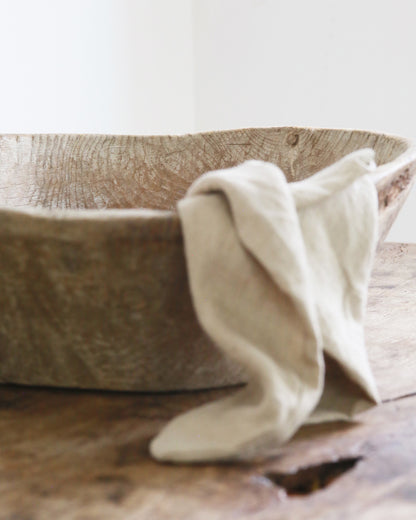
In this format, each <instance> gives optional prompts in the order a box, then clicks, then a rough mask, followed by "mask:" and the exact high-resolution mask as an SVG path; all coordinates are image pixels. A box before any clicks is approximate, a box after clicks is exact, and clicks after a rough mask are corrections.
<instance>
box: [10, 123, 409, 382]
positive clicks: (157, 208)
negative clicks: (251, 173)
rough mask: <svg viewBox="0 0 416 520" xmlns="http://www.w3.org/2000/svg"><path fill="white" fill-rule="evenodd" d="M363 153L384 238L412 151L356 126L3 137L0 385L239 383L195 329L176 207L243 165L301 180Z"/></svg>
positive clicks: (405, 186)
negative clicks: (370, 162) (197, 183)
mask: <svg viewBox="0 0 416 520" xmlns="http://www.w3.org/2000/svg"><path fill="white" fill-rule="evenodd" d="M364 147H370V148H374V149H375V151H376V161H377V164H378V165H382V166H381V167H380V168H379V169H378V173H377V175H375V176H374V177H375V179H374V180H375V182H376V185H377V189H378V194H379V220H380V241H382V240H383V239H384V237H385V235H386V233H387V231H388V230H389V228H390V226H391V224H392V222H393V220H394V218H395V216H396V215H397V213H398V211H399V209H400V207H401V205H402V204H403V202H404V200H405V197H406V195H407V193H408V192H409V190H410V186H411V183H412V182H411V181H412V178H414V177H413V174H414V172H415V169H416V152H415V147H414V145H413V144H412V143H411V142H410V141H408V140H406V139H402V138H398V137H393V136H388V135H383V134H376V133H372V132H364V131H351V130H326V129H310V128H265V129H245V130H232V131H224V132H210V133H203V134H195V135H184V136H147V137H141V136H109V135H4V136H0V234H1V237H0V359H1V362H0V381H1V382H3V383H19V384H30V385H44V386H62V387H78V388H96V389H112V390H136V391H168V390H179V389H195V388H207V387H215V386H223V385H228V384H233V383H237V382H239V381H241V380H242V378H243V377H244V375H243V373H242V372H241V370H240V368H238V367H237V366H235V365H234V364H232V363H231V362H229V361H227V360H226V359H224V358H223V357H222V355H221V354H220V353H219V352H218V351H217V350H216V348H215V347H214V346H213V345H212V344H211V343H210V341H209V340H208V338H207V337H206V336H205V335H204V333H203V332H202V330H201V329H200V327H199V325H198V323H197V320H196V317H195V314H194V311H193V307H192V302H191V298H190V294H189V288H188V282H187V274H186V266H185V259H184V253H183V243H182V236H181V228H180V222H179V220H178V215H177V213H176V211H175V206H176V202H177V201H178V200H179V199H180V198H182V197H183V196H184V195H185V192H186V190H187V188H188V186H189V185H190V184H191V183H192V181H193V180H194V179H196V178H197V177H198V176H199V175H200V174H202V173H203V172H207V171H210V170H214V169H219V168H226V167H230V166H233V165H236V164H238V163H241V162H242V161H244V160H246V159H262V160H265V161H270V162H272V163H275V164H277V165H279V166H280V167H281V168H282V170H283V171H284V172H285V174H286V176H287V178H288V180H290V181H293V180H299V179H303V178H305V177H307V176H309V175H311V174H313V173H315V172H316V171H318V170H320V169H321V168H323V167H325V166H327V165H329V164H331V163H333V162H334V161H336V160H337V159H339V158H341V157H342V156H344V155H346V154H347V153H350V152H352V151H353V150H357V149H359V148H364Z"/></svg>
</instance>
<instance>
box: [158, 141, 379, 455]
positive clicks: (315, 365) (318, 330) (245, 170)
mask: <svg viewBox="0 0 416 520" xmlns="http://www.w3.org/2000/svg"><path fill="white" fill-rule="evenodd" d="M374 167H375V165H374V152H373V151H372V150H370V149H363V150H359V151H357V152H354V153H352V154H350V155H348V156H346V157H344V158H343V159H341V160H340V161H338V162H337V163H335V164H333V165H331V166H329V167H328V168H325V169H324V170H322V171H321V172H319V173H317V174H315V175H313V176H311V177H309V178H307V179H305V180H302V181H299V182H295V183H288V182H287V181H286V178H285V176H284V174H283V172H282V171H281V170H280V169H279V168H278V167H277V166H275V165H272V164H270V163H264V162H261V161H247V162H245V163H243V164H242V165H239V166H237V167H234V168H230V169H226V170H220V171H214V172H209V173H207V174H204V175H203V176H201V177H200V178H199V179H197V180H196V181H195V182H194V184H193V185H192V186H191V187H190V189H189V190H188V193H187V195H186V197H185V198H184V199H182V200H181V201H180V202H179V204H178V210H179V215H180V218H181V223H182V228H183V235H184V243H185V254H186V260H187V267H188V274H189V280H190V288H191V294H192V298H193V303H194V307H195V310H196V314H197V317H198V320H199V322H200V324H201V326H202V327H203V329H204V330H205V332H206V333H207V334H208V335H209V336H210V338H211V339H212V340H213V342H214V343H215V344H216V345H217V346H218V348H220V349H221V350H222V351H223V352H224V353H225V354H226V355H228V356H230V357H231V358H233V359H234V360H236V361H238V362H239V363H241V364H242V365H243V366H244V367H245V369H246V371H247V373H248V378H249V382H248V384H247V386H246V387H245V388H243V389H242V390H239V391H237V392H236V393H235V394H234V395H232V396H230V397H226V398H224V399H220V400H218V401H215V402H213V403H208V404H206V405H203V406H200V407H198V408H196V409H194V410H190V411H189V412H186V413H184V414H182V415H179V416H178V417H176V418H174V419H173V420H172V421H171V422H170V423H168V425H167V426H166V427H165V428H164V429H163V430H162V431H161V432H160V433H159V435H158V436H157V437H156V438H155V439H154V440H153V441H152V443H151V447H150V449H151V453H152V455H153V456H154V457H155V458H157V459H159V460H169V461H177V462H198V461H207V460H226V459H249V458H251V457H254V456H257V455H261V454H265V453H268V452H269V450H273V449H276V448H277V447H279V446H280V445H281V444H282V443H284V442H285V441H287V440H288V439H289V438H290V437H291V436H292V435H293V434H294V433H295V432H296V430H297V429H298V428H299V427H300V426H301V425H302V424H303V423H305V422H318V421H325V420H333V419H339V418H348V417H350V416H352V415H353V414H354V413H356V412H357V411H360V410H362V409H365V408H366V407H368V406H371V405H372V404H373V403H375V402H377V400H378V396H377V390H376V387H375V383H374V379H373V377H372V374H371V371H370V367H369V364H368V361H367V356H366V351H365V347H364V338H363V316H364V310H365V304H366V295H367V285H368V280H369V274H370V269H371V265H372V259H373V255H374V251H375V246H376V240H377V194H376V189H375V187H374V184H373V182H372V181H371V179H370V178H369V176H368V175H366V174H367V173H369V172H370V171H372V170H373V169H374ZM325 367H327V368H328V370H327V371H326V373H325Z"/></svg>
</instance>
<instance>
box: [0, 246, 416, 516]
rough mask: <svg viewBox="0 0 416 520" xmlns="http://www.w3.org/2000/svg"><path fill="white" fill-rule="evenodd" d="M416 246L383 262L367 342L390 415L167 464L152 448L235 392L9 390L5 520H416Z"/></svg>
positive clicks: (2, 464) (0, 408)
mask: <svg viewBox="0 0 416 520" xmlns="http://www.w3.org/2000/svg"><path fill="white" fill-rule="evenodd" d="M415 316H416V245H404V244H387V245H385V246H384V247H383V249H382V250H381V251H380V252H379V254H378V258H377V261H376V265H375V268H374V273H373V279H372V283H371V288H370V293H369V303H368V315H367V321H366V336H367V346H368V351H369V356H370V359H371V364H372V367H373V370H374V373H375V376H376V379H377V382H378V385H379V390H380V394H381V397H382V399H383V403H382V404H381V405H380V406H377V407H375V408H372V409H371V410H370V411H367V412H365V413H362V414H361V415H359V416H358V417H357V421H356V422H355V423H348V424H347V423H331V424H326V425H320V426H313V427H312V426H309V427H305V428H303V429H302V430H301V431H300V432H299V433H298V434H297V435H296V437H295V438H294V439H293V440H292V441H290V442H289V443H288V444H287V445H286V446H284V447H283V448H282V450H281V453H280V454H279V455H278V456H276V457H274V458H273V459H270V460H266V461H257V462H256V463H252V464H244V465H242V464H239V465H235V464H234V465H233V464H222V465H219V464H216V465H199V466H174V465H162V464H158V463H156V462H154V461H153V460H152V459H150V458H149V455H148V443H149V439H150V438H151V437H152V436H153V435H155V434H156V432H157V431H158V430H159V429H160V428H161V427H162V425H163V424H164V423H165V422H166V421H167V420H169V419H170V418H171V417H173V416H174V415H176V414H177V413H179V412H182V411H184V410H186V409H188V408H190V407H193V406H195V405H197V404H200V403H202V402H205V401H209V400H212V399H213V398H216V397H218V396H220V395H223V394H224V393H226V392H230V391H232V390H215V391H207V392H194V393H181V394H170V395H161V394H159V395H157V394H152V395H150V394H147V395H143V394H141V395H140V394H123V393H110V392H85V391H84V392H81V391H72V390H52V389H34V388H24V387H16V386H2V387H1V388H0V519H1V520H43V519H48V520H51V519H53V520H61V519H62V520H64V519H65V520H67V519H68V520H69V519H71V520H72V519H76V520H92V519H99V520H106V519H111V520H118V519H123V520H124V519H126V520H127V519H129V520H133V519H134V520H136V519H137V520H139V519H143V520H144V519H146V520H159V519H163V520H164V519H169V520H175V519H181V520H182V519H192V520H194V519H195V520H208V519H209V520H217V519H218V520H220V519H221V520H227V519H236V520H245V519H253V520H260V519H261V520H263V519H270V520H272V519H273V520H279V519H296V520H298V519H304V518H305V519H306V518H308V519H315V518H316V519H319V520H326V519H337V520H342V519H347V518H348V519H350V518H351V519H354V520H355V519H360V520H373V519H374V520H384V519H386V520H387V519H388V520H391V519H392V518H394V520H397V519H414V518H416V377H415V376H416V319H415Z"/></svg>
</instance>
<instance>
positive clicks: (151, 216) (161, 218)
mask: <svg viewBox="0 0 416 520" xmlns="http://www.w3.org/2000/svg"><path fill="white" fill-rule="evenodd" d="M282 129H287V130H293V131H302V130H308V131H311V132H315V131H316V132H319V131H328V132H350V133H356V134H371V135H374V136H377V137H386V138H388V139H392V140H395V141H397V142H401V143H402V144H403V145H405V146H406V148H405V150H404V151H403V152H402V153H400V155H398V156H397V157H396V158H395V159H393V160H392V161H390V162H388V163H384V164H382V165H380V166H377V169H376V171H374V172H373V173H370V174H369V175H370V177H371V179H372V180H373V182H374V183H375V185H376V187H377V190H378V191H380V190H382V189H384V188H385V186H386V185H387V184H389V182H391V180H392V179H393V178H394V175H395V173H396V172H397V171H398V170H401V169H405V168H406V167H407V166H409V165H411V164H412V163H414V162H416V141H413V140H412V139H408V138H405V137H402V136H399V135H396V134H389V133H386V132H381V131H376V130H365V129H357V128H335V127H315V126H290V125H283V126H260V127H239V128H230V129H223V130H212V131H203V132H192V133H184V134H106V133H102V134H100V133H65V132H62V133H1V134H0V139H1V138H14V139H17V138H22V137H31V138H32V139H33V138H34V137H59V136H60V137H65V136H67V137H86V136H88V137H108V138H111V137H118V138H123V137H124V138H128V137H130V138H149V139H152V138H156V139H157V138H166V137H175V138H181V137H189V136H204V135H218V134H228V133H233V132H238V131H241V132H244V131H251V130H259V131H261V130H282ZM368 148H369V147H368ZM413 173H414V172H413ZM6 214H8V215H9V216H10V217H12V216H13V215H15V216H19V215H20V216H21V217H22V218H28V217H29V218H33V219H35V220H38V219H40V220H45V219H47V220H58V221H63V222H65V221H72V222H74V223H77V222H78V223H81V222H93V221H96V222H103V223H104V222H109V221H112V222H114V221H118V222H120V223H122V222H125V221H131V220H133V221H137V220H140V221H142V222H143V223H146V222H149V221H152V222H154V223H155V224H156V225H157V224H161V225H162V226H163V225H164V224H166V223H168V222H169V221H172V220H174V221H177V220H178V219H179V217H178V213H177V210H176V209H172V210H162V209H151V208H146V207H139V208H108V209H106V208H99V209H96V208H89V209H86V208H77V209H71V208H43V207H40V206H33V207H30V206H28V207H24V208H19V207H16V208H14V207H13V206H2V205H0V217H1V216H5V215H6ZM163 235H164V233H163Z"/></svg>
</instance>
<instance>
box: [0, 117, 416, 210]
mask: <svg viewBox="0 0 416 520" xmlns="http://www.w3.org/2000/svg"><path fill="white" fill-rule="evenodd" d="M364 147H370V148H374V149H375V151H376V161H377V164H379V165H380V164H384V163H387V162H390V161H392V160H394V159H395V158H396V157H398V156H399V155H400V154H401V153H403V152H404V151H405V150H406V149H407V147H408V145H407V142H406V141H405V140H404V139H400V138H396V137H392V136H386V135H383V134H376V133H371V132H363V131H349V130H326V129H309V128H290V127H288V128H264V129H254V128H253V129H245V130H229V131H223V132H210V133H205V134H193V135H184V136H109V135H64V134H58V135H47V134H41V135H4V136H0V205H1V206H6V207H15V208H25V207H33V206H41V207H44V208H60V209H69V208H70V209H102V208H139V207H145V208H152V209H173V208H174V207H175V205H176V202H177V201H178V200H179V199H180V198H182V197H183V196H184V194H185V192H186V190H187V188H188V187H189V185H190V184H191V183H192V182H193V180H194V179H196V178H197V177H198V176H199V175H201V174H202V173H204V172H207V171H210V170H215V169H220V168H226V167H230V166H234V165H236V164H239V163H241V162H243V161H244V160H247V159H262V160H265V161H270V162H272V163H275V164H277V165H278V166H280V168H282V170H283V171H284V173H285V175H286V177H287V178H288V180H289V181H293V180H300V179H303V178H305V177H307V176H309V175H311V174H313V173H315V172H316V171H318V170H320V169H321V168H323V167H325V166H328V165H329V164H331V163H332V162H334V161H336V160H337V159H339V158H341V157H342V156H344V155H346V154H347V153H350V152H352V151H354V150H357V149H359V148H364Z"/></svg>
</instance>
